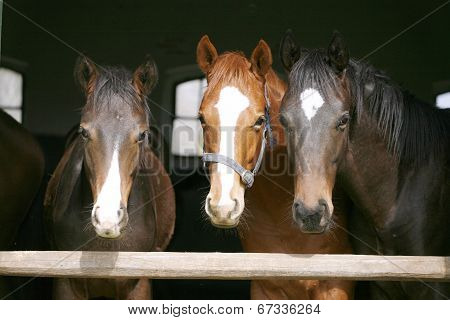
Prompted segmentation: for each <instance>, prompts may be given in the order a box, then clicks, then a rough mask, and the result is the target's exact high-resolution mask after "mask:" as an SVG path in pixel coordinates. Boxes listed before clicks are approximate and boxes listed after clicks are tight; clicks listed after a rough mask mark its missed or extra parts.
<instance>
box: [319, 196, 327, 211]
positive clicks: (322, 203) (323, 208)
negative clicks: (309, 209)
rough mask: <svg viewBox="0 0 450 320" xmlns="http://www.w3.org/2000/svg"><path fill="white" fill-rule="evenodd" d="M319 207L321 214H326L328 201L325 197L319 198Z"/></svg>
mask: <svg viewBox="0 0 450 320" xmlns="http://www.w3.org/2000/svg"><path fill="white" fill-rule="evenodd" d="M319 207H320V213H322V214H328V211H329V209H328V203H327V202H326V200H325V199H320V200H319Z"/></svg>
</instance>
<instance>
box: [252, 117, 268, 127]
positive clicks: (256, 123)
mask: <svg viewBox="0 0 450 320" xmlns="http://www.w3.org/2000/svg"><path fill="white" fill-rule="evenodd" d="M264 121H266V118H265V117H264V116H261V117H259V118H258V120H256V122H255V124H254V125H253V127H255V128H259V127H261V126H262V125H263V123H264Z"/></svg>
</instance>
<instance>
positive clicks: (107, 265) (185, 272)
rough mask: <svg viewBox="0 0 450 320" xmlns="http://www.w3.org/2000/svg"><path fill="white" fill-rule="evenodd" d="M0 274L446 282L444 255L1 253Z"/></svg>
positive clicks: (449, 269) (449, 271) (448, 260)
mask: <svg viewBox="0 0 450 320" xmlns="http://www.w3.org/2000/svg"><path fill="white" fill-rule="evenodd" d="M0 275H4V276H7V275H8V276H36V277H71V278H75V277H77V278H152V279H158V278H159V279H227V280H231V279H267V278H272V279H336V278H339V279H351V280H433V281H450V257H410V256H408V257H406V256H364V255H318V254H317V255H305V254H265V253H264V254H263V253H175V252H162V253H161V252H93V251H74V252H69V251H3V252H0Z"/></svg>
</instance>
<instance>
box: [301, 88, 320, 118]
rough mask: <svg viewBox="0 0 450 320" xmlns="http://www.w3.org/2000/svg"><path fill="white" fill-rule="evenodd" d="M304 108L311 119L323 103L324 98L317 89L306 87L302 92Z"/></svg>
mask: <svg viewBox="0 0 450 320" xmlns="http://www.w3.org/2000/svg"><path fill="white" fill-rule="evenodd" d="M300 101H301V103H302V109H303V111H304V112H305V115H306V117H307V118H308V120H309V121H311V119H312V118H313V117H314V116H315V115H316V112H317V111H318V110H319V109H320V107H322V105H323V102H324V101H323V98H322V96H321V95H320V93H319V92H318V91H317V90H316V89H311V88H309V89H306V90H305V91H303V92H302V93H301V94H300Z"/></svg>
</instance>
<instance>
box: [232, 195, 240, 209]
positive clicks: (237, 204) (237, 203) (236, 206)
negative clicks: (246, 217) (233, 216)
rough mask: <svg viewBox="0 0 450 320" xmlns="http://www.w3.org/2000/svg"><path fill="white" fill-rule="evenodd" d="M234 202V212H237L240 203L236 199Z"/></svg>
mask: <svg viewBox="0 0 450 320" xmlns="http://www.w3.org/2000/svg"><path fill="white" fill-rule="evenodd" d="M233 201H234V208H233V212H235V211H237V209H238V208H239V201H238V200H237V199H236V198H234V199H233Z"/></svg>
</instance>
